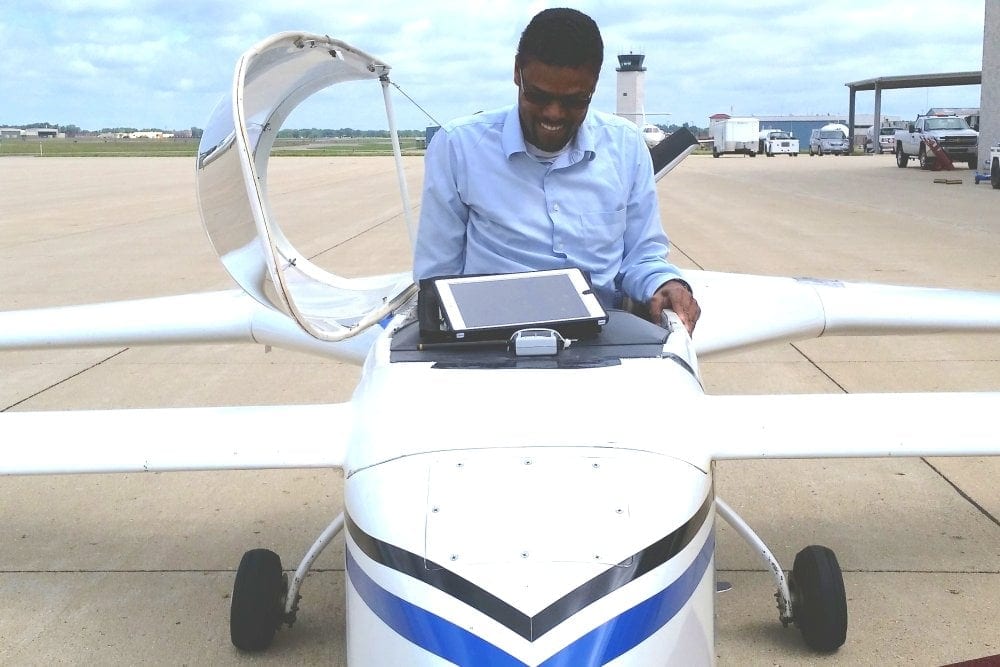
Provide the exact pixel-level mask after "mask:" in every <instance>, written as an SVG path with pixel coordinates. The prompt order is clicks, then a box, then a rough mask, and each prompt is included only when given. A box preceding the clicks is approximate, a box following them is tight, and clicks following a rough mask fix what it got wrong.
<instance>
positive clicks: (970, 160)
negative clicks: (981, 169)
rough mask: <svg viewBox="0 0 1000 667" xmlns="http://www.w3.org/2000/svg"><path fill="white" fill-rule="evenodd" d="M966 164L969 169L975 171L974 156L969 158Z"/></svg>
mask: <svg viewBox="0 0 1000 667" xmlns="http://www.w3.org/2000/svg"><path fill="white" fill-rule="evenodd" d="M968 165H969V169H971V170H972V171H975V170H976V158H974V157H971V158H969V162H968Z"/></svg>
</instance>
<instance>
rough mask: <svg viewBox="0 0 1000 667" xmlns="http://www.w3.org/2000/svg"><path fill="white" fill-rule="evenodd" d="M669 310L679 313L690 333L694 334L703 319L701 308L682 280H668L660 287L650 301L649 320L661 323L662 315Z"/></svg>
mask: <svg viewBox="0 0 1000 667" xmlns="http://www.w3.org/2000/svg"><path fill="white" fill-rule="evenodd" d="M665 309H669V310H672V311H674V312H675V313H677V316H678V317H679V318H681V322H683V323H684V326H685V327H687V330H688V333H694V325H695V324H697V323H698V318H699V317H701V306H699V305H698V302H697V301H696V300H695V298H694V296H693V295H692V294H691V290H690V289H688V287H687V285H685V284H684V283H683V282H682V281H680V280H668V281H667V282H665V283H663V284H662V285H660V288H659V289H658V290H656V291H655V292H654V293H653V297H652V298H651V299H650V300H649V318H650V319H651V320H652V321H653V322H656V323H659V321H660V313H661V312H663V310H665Z"/></svg>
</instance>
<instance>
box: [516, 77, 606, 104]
mask: <svg viewBox="0 0 1000 667" xmlns="http://www.w3.org/2000/svg"><path fill="white" fill-rule="evenodd" d="M518 71H519V72H520V74H521V94H522V95H524V99H526V100H527V101H528V102H529V103H531V104H534V105H536V106H540V107H547V106H549V105H550V104H552V103H553V102H555V103H557V104H558V105H559V106H561V107H563V108H564V109H586V108H587V107H588V106H589V105H590V101H591V99H593V97H594V93H593V92H591V93H590V94H589V95H587V96H586V97H581V96H580V95H552V94H550V93H546V92H542V91H541V90H534V89H531V90H529V89H527V88H525V87H524V70H518Z"/></svg>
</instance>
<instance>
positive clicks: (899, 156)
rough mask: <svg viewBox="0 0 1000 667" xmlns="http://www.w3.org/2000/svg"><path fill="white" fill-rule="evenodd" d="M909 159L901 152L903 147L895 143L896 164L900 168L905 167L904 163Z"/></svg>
mask: <svg viewBox="0 0 1000 667" xmlns="http://www.w3.org/2000/svg"><path fill="white" fill-rule="evenodd" d="M909 161H910V158H908V157H907V156H906V153H904V152H903V147H902V146H900V145H899V144H897V145H896V166H897V167H899V168H900V169H905V168H906V165H907V163H909Z"/></svg>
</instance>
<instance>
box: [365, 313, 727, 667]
mask: <svg viewBox="0 0 1000 667" xmlns="http://www.w3.org/2000/svg"><path fill="white" fill-rule="evenodd" d="M615 318H618V319H617V320H616V319H615ZM623 323H624V324H627V325H630V326H628V327H619V326H618V325H620V324H623ZM610 324H611V326H609V328H608V330H606V332H604V333H602V335H601V338H600V339H599V340H598V341H592V342H590V343H577V344H574V346H571V347H570V348H568V349H567V350H565V351H564V352H563V353H561V354H560V355H558V356H555V357H551V358H543V359H538V358H531V359H527V358H516V357H513V356H511V355H510V354H509V353H508V352H507V351H506V350H505V349H502V348H500V349H497V350H485V351H484V350H483V348H482V347H477V346H473V347H470V348H468V349H467V350H463V349H462V348H461V346H454V347H450V348H435V349H431V350H429V351H428V350H420V349H417V348H418V347H419V346H418V345H414V344H411V343H412V341H411V340H410V338H409V335H410V332H409V331H408V330H407V329H406V328H404V329H402V330H400V331H397V332H395V335H394V336H392V337H389V336H387V337H386V338H385V339H384V340H383V341H382V342H381V343H380V344H379V345H378V346H376V348H375V349H374V350H373V353H372V356H371V357H370V358H369V361H368V367H367V369H366V370H367V372H366V373H365V374H364V378H365V379H364V381H363V382H362V384H361V385H359V387H358V389H357V391H356V393H355V397H354V401H353V403H354V404H355V405H356V406H357V410H359V411H360V413H359V414H358V415H356V417H358V419H356V423H360V424H365V427H364V433H359V434H358V437H359V438H360V439H363V441H364V443H365V444H364V447H361V446H349V447H348V460H347V462H346V465H345V473H346V491H345V494H346V517H347V519H346V524H347V528H346V535H347V572H348V581H349V593H348V659H349V662H350V664H352V665H353V664H358V665H365V664H422V665H423V664H426V665H436V664H451V663H457V664H463V665H481V664H490V665H494V664H497V665H500V664H510V665H541V664H544V665H559V664H563V665H589V664H595V665H597V664H608V663H612V664H635V665H640V664H641V665H649V664H687V665H690V664H710V663H711V662H712V661H713V660H714V658H713V656H714V650H713V648H712V644H713V634H714V633H713V595H714V590H715V587H714V570H713V554H714V545H715V532H714V527H713V526H714V496H713V494H712V483H711V476H710V470H709V467H708V466H702V465H698V464H696V463H695V462H691V461H686V460H684V458H683V457H682V456H681V455H680V453H679V452H674V451H671V447H670V446H669V444H668V443H665V442H662V441H661V442H649V441H648V433H649V430H648V428H644V429H637V428H635V427H634V426H633V424H635V423H636V422H637V420H642V418H643V415H644V414H649V413H648V412H647V411H648V410H649V409H650V408H651V406H653V405H660V406H663V405H664V404H665V402H666V397H667V396H677V395H684V394H687V395H699V394H700V393H701V386H700V383H699V381H698V378H697V375H696V373H695V371H694V364H693V360H692V359H690V358H687V355H686V354H684V353H681V354H674V353H673V352H670V351H669V350H670V345H669V344H668V345H664V344H663V340H662V339H665V338H666V332H665V331H664V330H663V329H660V328H659V327H656V326H654V325H651V324H649V323H646V322H643V321H641V320H638V319H637V318H632V316H629V315H626V314H624V313H617V314H613V316H612V322H611V323H610ZM570 352H573V353H574V354H570ZM385 405H395V406H399V408H398V409H397V410H394V411H393V414H391V415H388V414H383V413H381V411H382V409H383V408H382V407H381V406H385ZM376 413H378V414H376ZM553 424H558V425H559V426H558V428H555V429H554V428H552V426H553ZM643 432H644V433H645V434H646V435H645V437H644V436H643V435H642V433H643ZM359 443H360V440H359ZM512 489H513V493H511V490H512ZM376 498H377V499H378V500H377V501H376ZM372 646H378V647H379V651H378V655H377V656H376V655H373V654H372V653H371V647H372Z"/></svg>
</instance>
